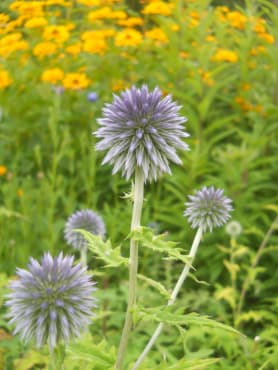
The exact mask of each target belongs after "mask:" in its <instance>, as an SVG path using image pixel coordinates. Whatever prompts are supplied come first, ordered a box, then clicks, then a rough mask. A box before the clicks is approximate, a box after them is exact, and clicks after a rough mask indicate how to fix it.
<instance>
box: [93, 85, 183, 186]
mask: <svg viewBox="0 0 278 370" xmlns="http://www.w3.org/2000/svg"><path fill="white" fill-rule="evenodd" d="M180 108H181V107H180V106H178V105H177V104H176V103H175V102H174V101H172V98H171V96H170V95H167V96H165V97H162V92H161V91H160V89H159V88H158V87H156V88H155V89H154V90H153V91H149V89H148V87H147V86H146V85H143V86H142V87H141V88H136V87H135V86H132V87H131V88H130V89H126V90H125V91H124V92H122V93H121V95H120V96H117V95H114V100H113V102H112V103H111V104H106V105H105V106H104V108H103V111H102V112H103V117H102V118H100V119H98V123H99V124H100V126H101V127H100V128H99V129H98V130H97V131H96V132H95V136H96V137H97V138H99V139H101V140H100V141H99V142H98V143H97V145H96V149H97V150H105V151H108V152H107V154H106V156H105V157H104V159H103V161H102V164H106V163H110V164H112V165H113V166H114V167H113V174H114V173H116V172H118V171H120V170H121V171H122V174H123V176H125V177H126V179H129V178H130V177H131V176H132V175H133V174H134V172H135V170H136V169H137V168H140V169H142V172H143V175H144V180H145V182H146V181H149V182H151V181H153V180H156V179H157V178H158V177H159V176H160V175H162V174H163V173H164V172H166V173H171V170H170V167H169V161H171V162H174V163H177V164H181V160H180V158H179V157H178V155H177V153H176V150H177V149H183V150H188V145H187V144H185V143H184V142H183V140H182V139H183V138H185V137H188V136H189V134H188V133H187V132H185V131H184V125H183V124H184V122H186V119H185V118H184V117H182V116H180V115H179V114H178V112H179V110H180Z"/></svg>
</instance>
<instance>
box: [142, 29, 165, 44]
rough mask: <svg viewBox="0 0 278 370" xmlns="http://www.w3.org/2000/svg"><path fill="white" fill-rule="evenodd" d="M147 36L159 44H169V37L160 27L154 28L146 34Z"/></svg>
mask: <svg viewBox="0 0 278 370" xmlns="http://www.w3.org/2000/svg"><path fill="white" fill-rule="evenodd" d="M145 36H146V38H147V39H151V40H154V41H158V42H159V43H163V44H165V43H167V42H168V37H167V36H166V34H165V33H164V32H163V31H162V30H161V29H160V28H158V27H156V28H153V29H152V30H150V31H147V32H145Z"/></svg>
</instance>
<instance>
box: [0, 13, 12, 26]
mask: <svg viewBox="0 0 278 370" xmlns="http://www.w3.org/2000/svg"><path fill="white" fill-rule="evenodd" d="M9 19H10V17H9V16H8V15H7V14H5V13H0V27H3V26H4V25H5V24H6V23H8V22H9Z"/></svg>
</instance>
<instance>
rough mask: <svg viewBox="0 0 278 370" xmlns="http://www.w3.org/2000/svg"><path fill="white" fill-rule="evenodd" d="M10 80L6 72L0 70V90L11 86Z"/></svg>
mask: <svg viewBox="0 0 278 370" xmlns="http://www.w3.org/2000/svg"><path fill="white" fill-rule="evenodd" d="M11 83H12V79H11V78H10V75H9V73H8V72H7V71H4V70H2V71H1V70H0V89H5V88H6V87H8V86H9V85H11Z"/></svg>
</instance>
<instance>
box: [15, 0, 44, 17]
mask: <svg viewBox="0 0 278 370" xmlns="http://www.w3.org/2000/svg"><path fill="white" fill-rule="evenodd" d="M43 5H44V4H43V3H42V2H40V1H15V2H13V3H12V4H11V5H10V9H11V10H15V11H17V12H18V13H20V14H21V15H22V16H24V17H25V18H33V17H41V16H43Z"/></svg>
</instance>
